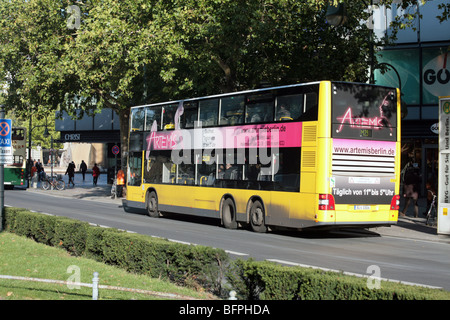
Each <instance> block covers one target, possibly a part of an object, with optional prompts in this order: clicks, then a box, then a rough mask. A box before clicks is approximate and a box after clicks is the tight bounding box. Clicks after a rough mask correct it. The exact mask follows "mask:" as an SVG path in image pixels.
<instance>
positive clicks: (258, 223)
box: [250, 200, 267, 233]
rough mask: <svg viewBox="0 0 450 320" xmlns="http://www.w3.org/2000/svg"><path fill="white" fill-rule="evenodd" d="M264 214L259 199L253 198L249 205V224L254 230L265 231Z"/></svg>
mask: <svg viewBox="0 0 450 320" xmlns="http://www.w3.org/2000/svg"><path fill="white" fill-rule="evenodd" d="M264 216H265V212H264V206H263V205H262V203H261V201H259V200H255V201H254V202H253V203H252V206H251V207H250V225H251V227H252V230H253V231H254V232H259V233H264V232H267V227H266V224H265V222H264V220H265V219H264Z"/></svg>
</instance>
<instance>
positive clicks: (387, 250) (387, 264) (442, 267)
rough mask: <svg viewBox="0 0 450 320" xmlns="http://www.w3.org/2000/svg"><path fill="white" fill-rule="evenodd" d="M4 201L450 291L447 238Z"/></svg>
mask: <svg viewBox="0 0 450 320" xmlns="http://www.w3.org/2000/svg"><path fill="white" fill-rule="evenodd" d="M5 205H9V206H14V207H21V208H27V209H31V210H35V211H38V212H45V213H50V214H54V215H60V216H66V217H70V218H74V219H78V220H82V221H87V222H90V223H93V224H96V225H101V226H107V227H113V228H118V229H124V230H128V231H131V232H137V233H141V234H147V235H151V236H157V237H163V238H167V239H171V240H174V241H179V242H186V243H192V244H198V245H206V246H211V247H217V248H222V249H224V250H226V251H227V252H229V253H230V254H231V255H233V256H238V257H242V258H247V257H253V258H255V259H257V260H271V261H276V262H279V263H283V264H288V265H295V264H300V265H307V266H313V267H320V268H325V269H332V270H339V271H345V272H350V273H356V274H359V275H366V276H370V275H373V271H371V270H372V269H370V268H372V267H371V266H375V268H377V269H378V268H379V269H378V270H379V271H380V274H379V275H380V276H381V278H384V279H390V280H398V281H402V282H409V283H414V284H421V285H427V286H434V287H442V288H444V289H445V290H448V291H450V246H449V244H448V243H440V242H434V241H424V240H417V239H406V238H396V237H390V236H382V235H380V234H378V233H376V232H373V231H358V232H356V231H348V232H343V231H340V232H331V233H325V232H322V233H304V232H271V233H266V234H258V233H254V232H251V231H249V230H243V229H239V230H228V229H224V228H222V227H221V226H220V225H219V223H218V221H216V220H206V221H205V220H204V219H202V220H201V221H200V220H199V219H198V218H190V217H185V216H180V215H173V216H169V217H165V218H150V217H148V216H145V215H143V214H138V213H126V212H124V210H123V209H122V208H121V205H120V202H117V201H116V202H112V201H109V202H103V201H95V200H85V199H73V198H67V197H56V196H52V195H47V194H45V193H37V192H30V191H26V190H20V189H15V190H6V191H5Z"/></svg>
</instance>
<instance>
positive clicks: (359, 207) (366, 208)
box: [354, 206, 370, 210]
mask: <svg viewBox="0 0 450 320" xmlns="http://www.w3.org/2000/svg"><path fill="white" fill-rule="evenodd" d="M354 209H355V210H370V206H355V207H354Z"/></svg>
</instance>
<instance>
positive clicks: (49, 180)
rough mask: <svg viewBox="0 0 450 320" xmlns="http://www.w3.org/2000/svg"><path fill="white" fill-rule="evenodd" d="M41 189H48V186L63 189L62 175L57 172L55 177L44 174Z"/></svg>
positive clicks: (64, 184)
mask: <svg viewBox="0 0 450 320" xmlns="http://www.w3.org/2000/svg"><path fill="white" fill-rule="evenodd" d="M41 186H42V189H44V190H48V189H50V188H52V189H56V190H64V189H65V188H66V183H65V182H64V180H63V178H62V175H60V174H58V175H57V176H56V177H50V176H47V175H46V176H45V177H44V178H43V181H42V185H41Z"/></svg>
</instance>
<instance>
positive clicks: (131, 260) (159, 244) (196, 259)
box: [5, 208, 229, 295]
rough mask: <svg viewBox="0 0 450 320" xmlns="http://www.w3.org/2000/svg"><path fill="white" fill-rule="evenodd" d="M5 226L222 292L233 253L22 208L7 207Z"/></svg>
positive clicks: (128, 266)
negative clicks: (222, 285) (227, 267)
mask: <svg viewBox="0 0 450 320" xmlns="http://www.w3.org/2000/svg"><path fill="white" fill-rule="evenodd" d="M5 230H6V231H9V232H12V233H16V234H18V235H21V236H25V237H28V238H32V239H34V240H35V241H37V242H40V243H44V244H47V245H52V246H55V247H61V248H63V249H65V250H67V251H68V252H69V253H71V254H72V255H74V256H86V257H88V258H91V259H94V260H97V261H100V262H103V263H106V264H110V265H114V266H117V267H120V268H123V269H125V270H127V271H129V272H134V273H138V274H146V275H149V276H151V277H155V278H165V279H170V280H171V281H174V282H176V283H178V284H190V285H193V286H197V287H198V286H200V287H203V288H206V289H207V290H209V291H210V292H212V293H214V294H216V295H221V294H222V287H221V284H222V280H223V274H224V268H226V266H227V265H228V261H229V257H228V255H227V254H226V253H225V251H223V250H221V249H213V248H209V247H204V246H194V245H185V244H179V243H175V242H170V241H168V240H165V239H160V238H153V237H149V236H145V235H140V234H134V233H127V232H124V231H119V230H117V229H112V228H101V227H95V226H91V225H89V224H88V223H86V222H81V221H78V220H73V219H69V218H64V217H57V216H49V215H44V214H39V213H35V212H30V211H27V210H23V209H18V208H6V210H5Z"/></svg>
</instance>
